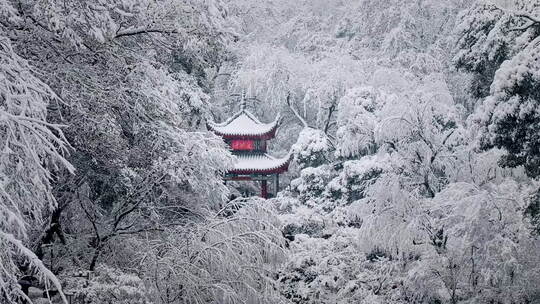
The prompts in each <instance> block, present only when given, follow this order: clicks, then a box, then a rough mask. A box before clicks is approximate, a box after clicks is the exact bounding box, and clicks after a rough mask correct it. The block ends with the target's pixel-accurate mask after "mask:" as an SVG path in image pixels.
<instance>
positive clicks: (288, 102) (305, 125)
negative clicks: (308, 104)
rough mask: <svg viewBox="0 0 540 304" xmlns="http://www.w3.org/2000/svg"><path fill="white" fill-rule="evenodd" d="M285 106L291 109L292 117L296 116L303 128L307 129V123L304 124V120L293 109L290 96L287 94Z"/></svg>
mask: <svg viewBox="0 0 540 304" xmlns="http://www.w3.org/2000/svg"><path fill="white" fill-rule="evenodd" d="M287 105H288V106H289V108H290V109H291V111H292V112H293V113H294V116H296V118H298V120H300V122H301V123H302V125H303V126H304V128H308V127H309V126H308V123H307V122H306V120H305V119H304V118H303V117H302V116H301V115H300V113H298V111H296V109H295V108H294V105H293V104H292V102H291V94H290V93H289V94H287Z"/></svg>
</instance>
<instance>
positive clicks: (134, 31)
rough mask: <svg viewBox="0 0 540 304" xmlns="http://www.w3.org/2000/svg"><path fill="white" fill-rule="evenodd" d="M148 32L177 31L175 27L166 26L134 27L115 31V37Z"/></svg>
mask: <svg viewBox="0 0 540 304" xmlns="http://www.w3.org/2000/svg"><path fill="white" fill-rule="evenodd" d="M150 33H159V34H177V33H179V31H178V30H177V29H167V28H152V27H135V28H128V29H125V30H120V31H118V32H116V35H115V36H114V37H115V38H119V37H125V36H134V35H140V34H150Z"/></svg>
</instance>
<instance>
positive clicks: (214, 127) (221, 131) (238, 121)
mask: <svg viewBox="0 0 540 304" xmlns="http://www.w3.org/2000/svg"><path fill="white" fill-rule="evenodd" d="M278 123H279V115H278V116H277V117H276V119H275V120H274V121H273V122H271V123H262V122H260V121H259V120H258V119H257V118H256V117H255V116H254V115H253V114H251V113H250V112H249V111H247V110H246V109H242V110H240V112H238V113H236V114H234V115H233V116H232V117H231V118H229V119H227V120H226V121H224V122H222V123H214V122H209V123H208V128H209V129H210V130H211V131H213V132H214V133H216V134H217V135H221V136H242V137H249V136H257V137H259V136H267V137H268V138H271V137H273V136H274V132H275V130H276V128H277V126H278Z"/></svg>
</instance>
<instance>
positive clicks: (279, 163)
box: [228, 153, 291, 174]
mask: <svg viewBox="0 0 540 304" xmlns="http://www.w3.org/2000/svg"><path fill="white" fill-rule="evenodd" d="M290 159H291V157H290V154H289V155H287V156H285V157H283V158H275V157H272V156H270V155H268V154H266V153H264V154H262V153H261V154H246V155H238V156H237V160H236V163H235V165H234V169H232V170H229V172H228V173H229V174H275V173H283V172H286V171H287V169H288V168H289V162H290Z"/></svg>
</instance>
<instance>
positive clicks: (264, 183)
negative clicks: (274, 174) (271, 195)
mask: <svg viewBox="0 0 540 304" xmlns="http://www.w3.org/2000/svg"><path fill="white" fill-rule="evenodd" d="M261 197H262V198H264V199H267V198H268V184H267V181H266V180H262V181H261Z"/></svg>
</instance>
